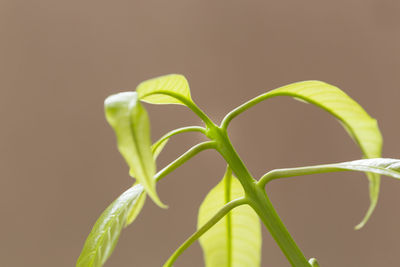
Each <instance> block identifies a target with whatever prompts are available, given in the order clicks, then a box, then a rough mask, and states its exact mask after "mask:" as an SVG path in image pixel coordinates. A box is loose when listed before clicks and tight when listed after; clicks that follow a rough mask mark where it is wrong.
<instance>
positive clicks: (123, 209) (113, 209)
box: [76, 184, 144, 267]
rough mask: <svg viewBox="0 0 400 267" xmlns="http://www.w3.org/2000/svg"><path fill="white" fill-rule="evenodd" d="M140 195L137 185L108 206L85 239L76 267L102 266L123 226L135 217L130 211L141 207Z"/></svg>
mask: <svg viewBox="0 0 400 267" xmlns="http://www.w3.org/2000/svg"><path fill="white" fill-rule="evenodd" d="M142 195H144V191H143V186H141V185H139V184H138V185H135V186H133V187H131V188H130V189H128V190H127V191H125V192H124V193H123V194H122V195H120V196H119V197H118V198H117V199H116V200H115V201H114V202H113V203H112V204H111V205H110V206H108V208H107V209H106V210H105V211H104V212H103V213H102V214H101V216H100V218H99V219H98V220H97V221H96V224H95V225H94V226H93V229H92V231H91V232H90V234H89V236H88V238H87V239H86V242H85V245H84V247H83V249H82V252H81V255H80V256H79V258H78V261H77V263H76V267H100V266H103V264H104V263H105V261H106V260H107V259H108V258H109V256H110V255H111V253H112V252H113V250H114V248H115V245H116V244H117V242H118V239H119V236H120V233H121V231H122V229H123V228H124V226H125V225H127V224H129V223H131V222H132V221H133V219H134V218H135V217H136V216H133V215H132V210H135V209H137V208H138V206H140V205H143V203H142V202H141V201H140V197H141V196H142ZM128 222H129V223H128Z"/></svg>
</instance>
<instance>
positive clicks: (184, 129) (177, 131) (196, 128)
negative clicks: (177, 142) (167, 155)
mask: <svg viewBox="0 0 400 267" xmlns="http://www.w3.org/2000/svg"><path fill="white" fill-rule="evenodd" d="M186 132H200V133H203V134H205V133H206V129H205V128H203V127H200V126H186V127H182V128H178V129H175V130H172V131H170V132H168V133H166V134H164V135H163V136H162V137H161V138H160V139H158V140H157V142H155V143H154V145H155V146H156V147H155V148H154V149H156V148H157V147H158V146H159V145H160V144H161V143H163V142H164V141H165V140H166V139H169V138H171V137H172V136H174V135H176V134H180V133H186Z"/></svg>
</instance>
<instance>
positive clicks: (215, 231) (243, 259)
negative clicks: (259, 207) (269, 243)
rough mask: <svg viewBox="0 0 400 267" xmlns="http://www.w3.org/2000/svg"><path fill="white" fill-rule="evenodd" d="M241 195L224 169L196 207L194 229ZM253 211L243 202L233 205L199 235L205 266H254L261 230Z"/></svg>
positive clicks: (233, 180)
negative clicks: (222, 176) (198, 207)
mask: <svg viewBox="0 0 400 267" xmlns="http://www.w3.org/2000/svg"><path fill="white" fill-rule="evenodd" d="M243 195H244V192H243V189H242V186H241V185H240V182H239V181H238V180H237V179H236V178H235V177H233V176H232V175H231V172H230V171H227V173H226V174H225V177H224V178H223V179H222V181H221V182H220V183H219V184H218V185H217V186H216V187H214V188H213V189H212V190H211V191H210V192H209V194H208V195H207V197H206V198H205V199H204V201H203V203H202V204H201V206H200V210H199V217H198V224H197V225H198V229H199V228H200V227H201V226H202V225H204V224H205V223H206V222H207V221H208V220H209V219H210V218H211V217H212V216H213V215H214V214H215V213H217V212H218V211H219V209H220V208H221V207H222V206H224V205H225V204H226V203H228V202H229V201H231V200H233V199H237V198H239V197H242V196H243ZM260 229H261V228H260V221H259V218H258V216H257V214H256V213H255V212H254V211H253V209H252V208H250V207H249V206H247V205H243V206H240V207H237V208H235V209H234V210H232V211H231V212H229V213H228V214H227V215H226V216H225V217H224V218H223V219H221V221H219V222H218V223H217V224H215V225H214V226H213V227H211V228H210V230H208V232H206V233H205V234H204V235H203V236H201V237H200V244H201V247H202V248H203V252H204V257H205V262H206V266H207V267H214V266H215V267H234V266H237V267H239V266H240V267H247V266H248V267H256V266H260V262H261V230H260Z"/></svg>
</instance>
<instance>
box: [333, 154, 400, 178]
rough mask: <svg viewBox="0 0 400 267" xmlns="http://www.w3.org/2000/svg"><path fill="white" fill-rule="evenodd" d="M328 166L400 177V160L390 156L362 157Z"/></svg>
mask: <svg viewBox="0 0 400 267" xmlns="http://www.w3.org/2000/svg"><path fill="white" fill-rule="evenodd" d="M327 166H330V167H334V168H339V169H342V170H349V171H362V172H369V173H374V174H380V175H386V176H390V177H393V178H396V179H400V160H398V159H390V158H375V159H360V160H353V161H347V162H341V163H335V164H328V165H327Z"/></svg>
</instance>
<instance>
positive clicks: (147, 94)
mask: <svg viewBox="0 0 400 267" xmlns="http://www.w3.org/2000/svg"><path fill="white" fill-rule="evenodd" d="M136 92H137V93H138V95H139V99H140V100H141V101H144V102H148V103H151V104H181V105H185V103H184V102H182V99H184V100H186V101H189V102H192V98H191V96H190V89H189V83H188V81H187V80H186V78H185V77H184V76H183V75H180V74H169V75H165V76H161V77H157V78H153V79H150V80H147V81H144V82H142V83H140V84H139V85H138V87H137V88H136Z"/></svg>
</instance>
